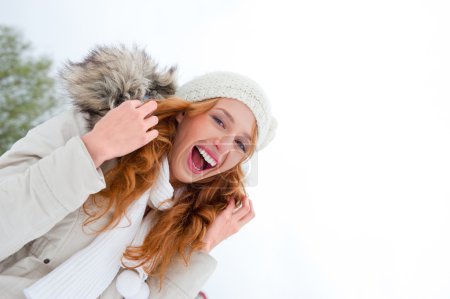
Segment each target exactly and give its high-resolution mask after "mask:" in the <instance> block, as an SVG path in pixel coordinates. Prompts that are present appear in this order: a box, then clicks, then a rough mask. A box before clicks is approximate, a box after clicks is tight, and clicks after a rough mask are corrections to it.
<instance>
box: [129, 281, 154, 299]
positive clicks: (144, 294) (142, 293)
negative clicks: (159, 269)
mask: <svg viewBox="0 0 450 299" xmlns="http://www.w3.org/2000/svg"><path fill="white" fill-rule="evenodd" d="M149 295H150V289H149V287H148V285H147V284H146V283H145V282H144V283H142V285H141V289H140V290H139V292H138V293H137V294H136V295H134V296H131V297H126V299H148V296H149Z"/></svg>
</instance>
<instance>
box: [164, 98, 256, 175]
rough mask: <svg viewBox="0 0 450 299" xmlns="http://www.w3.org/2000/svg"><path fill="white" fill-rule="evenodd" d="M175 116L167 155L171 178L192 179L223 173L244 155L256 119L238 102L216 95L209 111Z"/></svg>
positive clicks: (246, 152)
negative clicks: (173, 130)
mask: <svg viewBox="0 0 450 299" xmlns="http://www.w3.org/2000/svg"><path fill="white" fill-rule="evenodd" d="M176 119H177V122H178V127H177V133H176V136H175V139H174V142H173V147H172V151H171V153H170V154H169V157H168V158H169V165H170V175H171V180H173V179H174V178H175V179H177V180H178V181H180V182H183V183H192V182H196V181H198V180H201V179H204V178H207V177H211V176H214V175H216V174H219V173H222V172H225V171H227V170H229V169H231V168H232V167H234V166H236V165H237V164H238V163H240V162H241V161H243V160H244V159H245V158H246V157H247V156H248V153H249V150H250V148H251V145H252V143H253V141H252V140H251V136H252V132H253V130H254V129H255V127H256V120H255V117H254V115H253V113H252V111H251V110H250V109H249V108H248V107H247V106H246V105H245V104H244V103H242V102H241V101H238V100H235V99H228V98H220V99H219V100H218V101H217V102H216V104H215V105H214V106H213V108H212V109H211V110H209V111H206V112H203V113H201V114H198V115H196V116H192V117H190V116H187V115H184V114H182V113H181V112H180V113H179V114H178V115H177V116H176Z"/></svg>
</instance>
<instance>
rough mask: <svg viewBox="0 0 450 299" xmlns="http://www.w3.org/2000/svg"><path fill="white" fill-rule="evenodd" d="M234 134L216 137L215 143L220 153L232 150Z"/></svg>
mask: <svg viewBox="0 0 450 299" xmlns="http://www.w3.org/2000/svg"><path fill="white" fill-rule="evenodd" d="M233 139H234V136H231V135H225V136H221V137H217V138H215V139H214V141H213V144H214V146H215V147H216V149H217V151H218V152H219V153H220V154H224V153H226V152H228V151H230V150H231V148H232V146H233Z"/></svg>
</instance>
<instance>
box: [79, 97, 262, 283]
mask: <svg viewBox="0 0 450 299" xmlns="http://www.w3.org/2000/svg"><path fill="white" fill-rule="evenodd" d="M218 100H219V99H218V98H216V99H211V100H205V101H200V102H193V103H191V102H187V101H185V100H182V99H178V98H168V99H164V100H158V107H157V109H156V111H155V112H154V113H153V115H156V116H158V119H159V121H158V124H157V125H156V126H155V127H154V128H155V129H157V130H158V132H159V134H158V136H157V137H156V138H155V139H154V140H152V141H151V142H150V143H148V144H147V145H145V146H143V147H141V148H139V149H137V150H136V151H134V152H132V153H130V154H127V155H125V156H123V157H120V158H118V163H117V165H116V166H115V167H113V168H112V169H110V170H109V171H108V172H106V174H105V180H106V188H105V189H103V190H101V191H100V192H98V193H96V194H94V195H91V196H90V198H89V200H88V201H86V202H85V203H84V204H83V210H84V211H85V213H86V214H87V215H88V216H89V217H88V218H87V219H86V221H85V222H84V225H87V224H89V223H91V222H93V221H96V220H98V219H100V218H101V217H102V216H104V215H105V214H106V213H107V212H108V211H112V216H111V218H110V219H109V220H108V222H107V223H106V224H105V225H104V226H103V227H102V228H101V229H100V230H99V231H97V232H103V231H105V230H108V229H111V228H113V227H115V226H116V225H117V224H118V223H119V221H120V219H121V218H122V217H123V216H124V214H125V211H126V210H127V208H128V207H129V206H130V205H131V204H132V203H133V202H134V201H135V200H137V199H138V198H139V197H140V196H141V195H142V194H143V193H144V192H145V191H146V190H147V189H149V188H150V187H151V186H152V185H153V183H154V182H155V180H156V178H157V177H158V174H159V171H160V167H161V161H162V158H163V157H164V156H165V155H167V154H168V153H170V151H171V150H172V144H173V141H174V137H175V135H176V131H177V125H178V123H177V121H176V119H175V116H176V115H177V114H178V113H179V112H180V111H184V112H185V113H186V115H187V116H195V115H198V114H200V113H204V112H206V111H208V110H210V109H211V108H212V107H213V106H214V105H215V104H216V102H217V101H218ZM256 138H257V126H256V124H255V125H254V126H253V131H252V145H251V146H250V148H249V150H248V152H247V155H246V158H248V157H250V156H251V155H252V154H253V153H254V151H255V144H256ZM243 178H244V173H243V171H242V169H241V164H237V165H236V166H234V167H232V168H231V169H229V170H227V171H225V172H222V173H220V174H217V175H214V176H212V177H208V178H205V179H203V180H201V181H197V182H193V183H189V184H183V183H179V182H178V183H177V184H174V185H173V187H174V189H177V188H179V187H182V186H184V187H185V188H183V192H181V194H180V196H177V200H176V202H175V204H174V206H173V207H172V208H170V209H168V210H165V211H160V210H155V209H153V210H151V211H150V212H151V213H154V217H155V218H154V219H155V221H154V223H155V224H154V225H153V227H152V229H151V230H150V232H149V234H148V235H147V236H146V238H145V240H144V242H143V244H142V246H139V247H130V246H129V247H128V248H127V250H126V251H125V253H124V257H126V258H127V259H129V260H134V261H138V262H139V264H138V265H137V266H135V267H138V266H140V265H142V266H143V267H144V270H145V271H146V272H147V274H149V275H153V276H157V277H158V278H159V279H160V286H161V284H162V280H163V276H164V274H165V273H166V271H167V268H168V266H169V264H170V263H171V262H172V261H173V260H174V259H176V258H180V257H181V258H183V260H184V262H185V263H186V264H187V263H189V259H190V257H191V255H192V253H193V251H194V250H199V249H201V248H202V247H203V246H204V244H203V242H202V239H203V237H204V236H205V234H206V231H207V229H208V227H209V226H210V225H211V223H213V221H214V219H215V218H216V216H217V214H218V213H219V212H221V211H222V210H224V209H225V208H226V206H227V204H228V201H229V199H230V198H235V200H236V204H237V205H239V204H240V203H241V199H242V198H243V197H244V196H245V189H244V185H243ZM135 267H132V268H135Z"/></svg>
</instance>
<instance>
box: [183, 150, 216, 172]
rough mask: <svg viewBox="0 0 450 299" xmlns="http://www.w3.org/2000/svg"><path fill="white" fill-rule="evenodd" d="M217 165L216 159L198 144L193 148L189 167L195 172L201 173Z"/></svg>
mask: <svg viewBox="0 0 450 299" xmlns="http://www.w3.org/2000/svg"><path fill="white" fill-rule="evenodd" d="M216 165H217V163H216V161H215V160H214V159H213V158H211V156H209V155H208V153H207V152H206V151H205V150H203V149H202V148H200V147H198V146H194V147H193V148H192V152H191V156H190V159H189V167H190V168H191V170H192V171H193V172H195V173H200V172H202V171H205V170H207V169H210V168H214V167H215V166H216Z"/></svg>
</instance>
